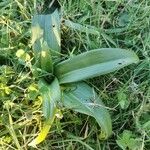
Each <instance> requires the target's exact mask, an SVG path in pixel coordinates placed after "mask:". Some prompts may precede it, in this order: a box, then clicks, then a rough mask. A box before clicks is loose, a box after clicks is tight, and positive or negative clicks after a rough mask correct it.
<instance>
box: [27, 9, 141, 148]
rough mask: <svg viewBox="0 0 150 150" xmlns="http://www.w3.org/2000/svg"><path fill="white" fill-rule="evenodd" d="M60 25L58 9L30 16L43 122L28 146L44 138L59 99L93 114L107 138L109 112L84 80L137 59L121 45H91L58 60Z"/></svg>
mask: <svg viewBox="0 0 150 150" xmlns="http://www.w3.org/2000/svg"><path fill="white" fill-rule="evenodd" d="M60 25H61V14H60V11H59V10H58V9H55V10H54V11H53V12H52V13H51V14H47V15H34V16H33V18H32V41H31V43H32V47H33V52H34V55H35V64H34V65H33V66H34V70H35V71H34V75H38V76H39V75H40V78H39V84H38V85H39V89H40V94H41V96H42V99H43V114H44V117H45V122H44V123H43V128H42V130H41V131H40V133H39V134H38V136H37V137H36V138H35V139H34V140H33V141H31V143H30V144H29V145H30V146H36V145H37V144H39V143H41V142H42V141H43V140H44V139H45V138H46V135H47V134H48V132H49V129H50V127H51V125H52V123H53V121H54V119H55V116H56V113H57V112H58V110H59V109H61V108H60V107H59V105H58V104H60V103H61V104H63V106H64V107H66V108H67V109H72V110H74V111H77V112H80V113H83V114H86V115H89V116H92V117H94V118H95V119H96V121H97V123H98V124H99V126H100V128H101V138H103V139H107V138H108V137H109V136H110V135H111V133H112V123H111V118H110V115H109V113H108V110H107V109H106V107H105V106H104V104H103V103H102V101H101V99H100V97H99V96H98V94H97V93H96V92H95V91H94V89H93V87H90V86H89V85H88V84H87V83H86V82H85V80H86V79H89V78H92V77H96V76H99V75H104V74H106V73H110V72H112V71H115V70H118V69H121V68H123V67H125V66H127V65H130V64H132V63H136V62H138V57H137V55H136V54H135V53H134V52H132V51H128V50H124V49H120V48H99V49H94V50H90V51H87V52H84V53H81V54H79V55H76V56H73V57H71V58H68V59H66V60H63V61H60V60H61V45H60V41H61V36H60V32H61V29H60ZM39 72H40V73H39Z"/></svg>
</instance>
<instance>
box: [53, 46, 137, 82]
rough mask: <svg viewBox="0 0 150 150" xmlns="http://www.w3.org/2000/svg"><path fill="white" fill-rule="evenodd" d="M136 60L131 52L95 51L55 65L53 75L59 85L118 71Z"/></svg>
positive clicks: (119, 50) (116, 49)
mask: <svg viewBox="0 0 150 150" xmlns="http://www.w3.org/2000/svg"><path fill="white" fill-rule="evenodd" d="M138 60H139V59H138V57H137V55H136V54H135V53H134V52H132V51H127V50H123V49H119V48H102V49H96V50H91V51H88V52H85V53H82V54H80V55H77V56H74V57H72V58H70V59H67V60H65V61H63V62H61V63H59V64H57V65H56V66H55V74H56V76H57V77H58V79H59V81H60V83H69V82H76V81H80V80H84V79H88V78H92V77H96V76H99V75H103V74H106V73H109V72H112V71H115V70H119V69H121V68H123V67H125V66H127V65H129V64H132V63H136V62H138Z"/></svg>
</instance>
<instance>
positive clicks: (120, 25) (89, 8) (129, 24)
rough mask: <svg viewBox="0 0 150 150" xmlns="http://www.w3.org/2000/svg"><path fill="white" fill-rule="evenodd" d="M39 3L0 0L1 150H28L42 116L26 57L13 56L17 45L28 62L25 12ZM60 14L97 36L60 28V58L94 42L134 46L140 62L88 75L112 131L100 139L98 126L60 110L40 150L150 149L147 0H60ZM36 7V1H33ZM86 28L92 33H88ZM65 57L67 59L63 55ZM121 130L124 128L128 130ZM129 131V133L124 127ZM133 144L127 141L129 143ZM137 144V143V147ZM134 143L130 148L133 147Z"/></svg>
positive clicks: (149, 9) (149, 21)
mask: <svg viewBox="0 0 150 150" xmlns="http://www.w3.org/2000/svg"><path fill="white" fill-rule="evenodd" d="M43 2H44V0H43V1H36V0H35V1H33V2H32V1H29V0H24V1H19V0H15V1H13V0H8V1H2V2H0V15H1V18H0V31H1V32H0V33H1V34H0V108H1V109H0V149H2V150H5V149H10V150H17V149H23V150H28V149H29V150H30V149H33V148H30V147H28V144H29V142H31V140H32V139H33V138H34V137H35V136H36V135H37V132H38V131H39V129H40V127H41V123H42V120H43V119H44V118H43V115H42V112H41V97H40V95H38V88H37V81H36V78H33V77H32V69H31V62H30V61H29V62H28V63H25V64H26V65H28V67H26V65H23V64H24V61H23V60H22V59H23V58H21V59H19V58H18V57H17V56H16V52H17V51H18V50H19V49H23V50H24V51H26V52H27V53H28V54H29V55H30V57H31V60H32V59H33V53H32V50H31V47H30V41H31V39H30V37H31V31H30V29H31V17H32V16H33V14H34V13H35V8H36V6H38V10H40V8H41V6H42V5H43ZM60 3H61V5H62V11H63V18H65V19H69V20H71V21H73V22H76V23H79V24H81V25H84V26H87V25H90V27H91V26H94V27H95V28H94V29H93V28H92V27H91V28H92V29H93V30H94V31H95V32H97V31H99V34H98V35H93V34H87V33H83V32H82V30H80V31H78V30H75V29H74V30H73V29H69V28H68V27H65V26H64V25H62V49H63V53H64V55H65V56H66V55H68V54H70V55H72V54H77V53H81V52H83V51H88V50H89V49H93V48H98V47H100V48H101V47H119V48H124V49H130V50H133V51H135V52H136V53H137V54H138V56H139V58H140V62H139V64H137V65H131V66H129V67H126V68H124V69H121V70H120V71H116V72H114V73H111V74H108V75H105V76H100V77H97V78H94V79H92V80H90V82H91V84H92V85H93V86H94V87H95V88H96V90H97V92H98V93H99V94H100V96H101V98H102V100H103V102H104V103H105V105H106V106H107V107H108V109H109V111H110V113H111V117H112V122H113V135H112V136H111V137H110V138H109V139H108V140H107V141H100V140H99V134H100V129H99V127H98V125H97V123H96V122H95V120H94V119H92V118H91V117H87V116H85V115H81V114H78V113H75V112H72V111H69V110H65V109H64V110H63V118H62V119H59V118H58V119H57V120H56V121H55V123H54V124H53V126H52V129H51V131H50V133H49V135H48V137H47V138H46V140H45V141H44V142H43V143H42V144H40V145H39V146H38V148H37V149H39V150H49V149H51V150H53V149H56V150H57V149H58V150H59V149H60V150H74V149H76V150H87V149H89V150H90V149H91V150H92V149H93V150H120V149H121V146H122V147H126V146H128V147H129V148H130V149H131V150H134V149H135V150H149V149H150V119H149V118H150V17H149V14H150V2H149V1H147V0H142V1H125V0H118V1H117V0H116V1H105V0H101V1H100V0H97V1H96V0H76V1H74V0H60ZM40 5H41V6H40ZM94 31H93V32H94ZM66 57H69V56H66ZM127 130H128V131H127ZM129 131H130V132H129ZM130 141H132V142H130ZM137 143H138V144H139V145H138V144H137ZM136 147H137V148H136Z"/></svg>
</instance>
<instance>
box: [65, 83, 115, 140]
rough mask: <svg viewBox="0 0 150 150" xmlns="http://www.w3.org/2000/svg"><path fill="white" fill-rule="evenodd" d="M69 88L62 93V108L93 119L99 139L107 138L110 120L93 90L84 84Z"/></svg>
mask: <svg viewBox="0 0 150 150" xmlns="http://www.w3.org/2000/svg"><path fill="white" fill-rule="evenodd" d="M71 87H72V89H71V90H64V92H63V104H64V106H65V107H66V108H68V109H71V110H74V111H77V112H80V113H83V114H86V115H89V116H92V117H94V118H95V119H96V121H97V122H98V124H99V126H100V127H101V133H102V134H101V135H102V136H101V138H103V139H106V138H108V137H109V136H110V135H111V133H112V124H111V118H110V115H109V113H108V111H107V109H106V107H105V106H104V104H103V103H102V101H101V99H100V98H99V96H98V95H97V94H96V92H95V91H94V89H93V88H91V87H90V86H89V85H88V84H86V83H84V82H80V83H77V84H74V88H73V86H71Z"/></svg>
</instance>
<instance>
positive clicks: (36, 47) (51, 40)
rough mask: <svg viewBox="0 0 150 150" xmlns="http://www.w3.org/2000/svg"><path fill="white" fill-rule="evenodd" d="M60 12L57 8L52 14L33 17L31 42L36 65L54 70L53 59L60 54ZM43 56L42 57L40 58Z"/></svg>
mask: <svg viewBox="0 0 150 150" xmlns="http://www.w3.org/2000/svg"><path fill="white" fill-rule="evenodd" d="M59 29H60V14H59V11H58V10H57V9H56V10H55V11H54V12H53V13H52V14H48V15H34V16H33V18H32V39H31V44H32V46H33V51H34V54H35V60H36V66H37V67H42V68H43V70H45V71H48V72H52V70H53V69H52V61H51V60H52V59H53V60H56V59H58V57H59V55H60V30H59ZM40 57H42V58H40Z"/></svg>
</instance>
